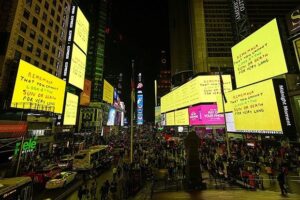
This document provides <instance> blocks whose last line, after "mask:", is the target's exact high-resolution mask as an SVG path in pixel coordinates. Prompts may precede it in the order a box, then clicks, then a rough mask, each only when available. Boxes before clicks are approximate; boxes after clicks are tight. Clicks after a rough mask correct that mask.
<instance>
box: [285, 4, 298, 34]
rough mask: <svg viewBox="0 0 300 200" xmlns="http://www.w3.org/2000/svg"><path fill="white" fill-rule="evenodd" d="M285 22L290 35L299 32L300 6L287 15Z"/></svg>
mask: <svg viewBox="0 0 300 200" xmlns="http://www.w3.org/2000/svg"><path fill="white" fill-rule="evenodd" d="M286 21H287V26H288V30H289V33H290V35H293V34H295V33H297V32H300V6H299V7H297V8H296V9H294V10H293V11H291V12H290V13H289V14H287V16H286Z"/></svg>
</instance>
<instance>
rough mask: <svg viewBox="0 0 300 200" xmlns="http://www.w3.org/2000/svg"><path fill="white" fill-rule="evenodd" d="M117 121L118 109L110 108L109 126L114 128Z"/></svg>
mask: <svg viewBox="0 0 300 200" xmlns="http://www.w3.org/2000/svg"><path fill="white" fill-rule="evenodd" d="M115 119H116V109H114V108H113V107H110V109H109V112H108V119H107V126H114V125H115Z"/></svg>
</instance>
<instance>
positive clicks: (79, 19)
mask: <svg viewBox="0 0 300 200" xmlns="http://www.w3.org/2000/svg"><path fill="white" fill-rule="evenodd" d="M88 38H89V22H88V21H87V19H86V18H85V16H84V15H83V13H82V11H81V10H80V8H79V7H77V14H76V24H75V34H74V42H75V43H76V44H77V45H78V46H79V47H80V48H81V49H82V51H83V52H84V53H85V54H87V46H88Z"/></svg>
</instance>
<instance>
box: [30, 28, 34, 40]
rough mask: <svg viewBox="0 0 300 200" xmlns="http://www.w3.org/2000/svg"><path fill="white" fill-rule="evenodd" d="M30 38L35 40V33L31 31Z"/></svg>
mask: <svg viewBox="0 0 300 200" xmlns="http://www.w3.org/2000/svg"><path fill="white" fill-rule="evenodd" d="M29 36H30V38H32V39H34V38H35V31H34V30H32V29H31V30H30V33H29Z"/></svg>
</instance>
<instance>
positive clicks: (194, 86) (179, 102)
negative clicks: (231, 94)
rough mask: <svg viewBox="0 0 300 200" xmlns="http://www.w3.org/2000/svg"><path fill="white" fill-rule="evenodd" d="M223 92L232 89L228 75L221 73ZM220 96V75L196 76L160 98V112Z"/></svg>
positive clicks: (214, 100)
mask: <svg viewBox="0 0 300 200" xmlns="http://www.w3.org/2000/svg"><path fill="white" fill-rule="evenodd" d="M222 79H223V86H224V92H228V91H231V90H232V84H231V77H230V75H222ZM218 96H221V87H220V76H219V75H207V76H197V77H196V78H194V79H193V80H191V81H189V82H187V83H185V84H183V85H182V86H180V87H179V88H177V89H175V90H174V91H172V92H169V93H168V94H166V95H165V96H163V97H162V98H161V112H162V113H165V112H168V111H171V110H176V109H180V108H184V107H187V106H191V105H195V104H199V103H214V102H217V97H218Z"/></svg>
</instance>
